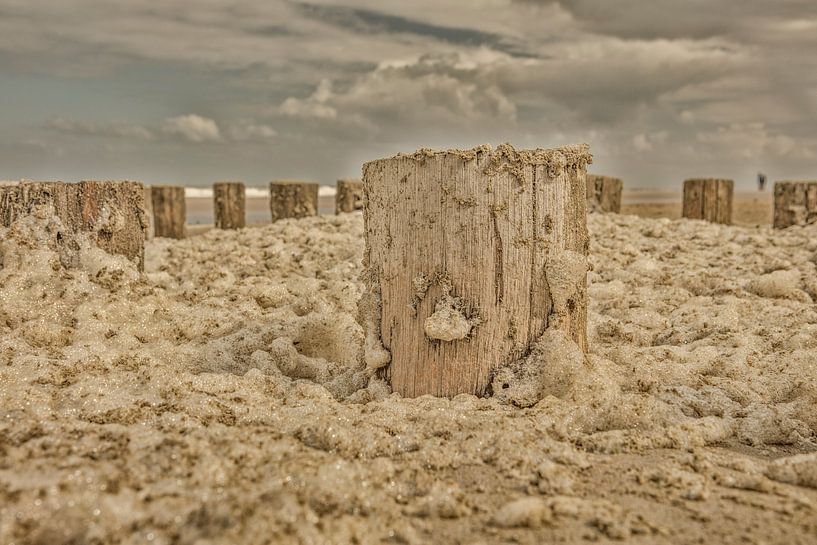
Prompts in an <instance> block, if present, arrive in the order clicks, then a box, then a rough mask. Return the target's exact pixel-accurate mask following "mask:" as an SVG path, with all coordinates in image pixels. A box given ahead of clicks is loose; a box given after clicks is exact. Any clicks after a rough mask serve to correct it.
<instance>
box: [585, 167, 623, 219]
mask: <svg viewBox="0 0 817 545" xmlns="http://www.w3.org/2000/svg"><path fill="white" fill-rule="evenodd" d="M623 187H624V182H622V181H621V179H620V178H613V177H612V176H599V175H597V174H588V175H587V209H588V210H598V211H600V212H614V213H616V214H618V213H620V212H621V190H622V188H623Z"/></svg>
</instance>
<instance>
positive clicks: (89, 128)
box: [45, 117, 154, 140]
mask: <svg viewBox="0 0 817 545" xmlns="http://www.w3.org/2000/svg"><path fill="white" fill-rule="evenodd" d="M45 127H46V128H48V129H52V130H55V131H58V132H63V133H68V134H79V135H85V136H100V137H107V138H110V137H114V138H131V139H136V140H152V139H153V138H154V135H153V132H152V131H150V130H149V129H147V128H145V127H143V126H141V125H136V124H130V123H122V122H116V121H115V122H110V123H91V122H87V121H78V120H75V119H70V118H66V117H55V118H53V119H50V120H49V121H47V122H46V123H45Z"/></svg>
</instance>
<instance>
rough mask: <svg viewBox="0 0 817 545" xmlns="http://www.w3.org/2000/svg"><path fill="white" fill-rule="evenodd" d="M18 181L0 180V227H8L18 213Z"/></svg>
mask: <svg viewBox="0 0 817 545" xmlns="http://www.w3.org/2000/svg"><path fill="white" fill-rule="evenodd" d="M19 185H20V184H19V182H8V181H3V182H0V227H9V226H10V225H11V223H12V222H13V221H14V220H15V219H16V218H17V216H18V213H19V206H18V201H19V199H20V189H19Z"/></svg>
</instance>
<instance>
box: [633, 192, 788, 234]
mask: <svg viewBox="0 0 817 545" xmlns="http://www.w3.org/2000/svg"><path fill="white" fill-rule="evenodd" d="M773 197H774V195H773V194H772V192H771V191H763V192H760V191H751V192H749V191H746V192H741V191H738V192H735V196H734V201H733V206H734V208H733V217H732V221H733V223H734V224H735V225H744V226H767V225H771V224H772V216H773V212H774V206H773ZM681 200H682V195H681V193H680V192H672V191H660V190H635V191H626V190H625V191H624V192H623V194H622V205H621V212H622V214H633V215H635V216H640V217H643V218H669V219H678V218H680V217H681V208H682V205H681Z"/></svg>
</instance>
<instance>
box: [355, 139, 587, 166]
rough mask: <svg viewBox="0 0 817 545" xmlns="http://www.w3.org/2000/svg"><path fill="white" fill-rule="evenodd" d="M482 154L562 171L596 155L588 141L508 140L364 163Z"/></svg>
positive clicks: (498, 161) (498, 160)
mask: <svg viewBox="0 0 817 545" xmlns="http://www.w3.org/2000/svg"><path fill="white" fill-rule="evenodd" d="M480 154H491V156H492V162H493V163H496V164H497V165H499V164H501V163H505V164H508V163H510V164H527V165H534V166H537V165H547V167H548V170H550V171H555V172H561V170H562V169H563V168H566V167H577V166H582V167H584V166H586V165H588V164H590V163H592V162H593V156H592V155H591V154H590V146H588V145H587V144H574V145H570V146H563V147H560V148H554V149H542V148H534V149H520V150H518V149H516V148H514V147H513V146H512V145H510V144H507V143H506V144H500V145H498V146H497V147H496V149H494V148H493V147H491V146H490V145H488V144H485V145H482V146H477V147H475V148H471V149H447V150H433V149H430V148H422V149H419V150H417V151H415V152H414V153H398V154H397V155H394V156H392V157H384V158H382V159H375V160H373V161H368V162H366V163H364V164H363V169H364V171H365V169H366V168H367V166H369V165H374V164H377V163H380V162H384V161H391V160H393V159H402V158H408V159H414V160H416V161H420V162H423V161H426V160H428V159H429V158H432V157H442V156H456V157H459V158H461V159H462V160H463V161H471V160H474V159H476V158H477V155H480Z"/></svg>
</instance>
